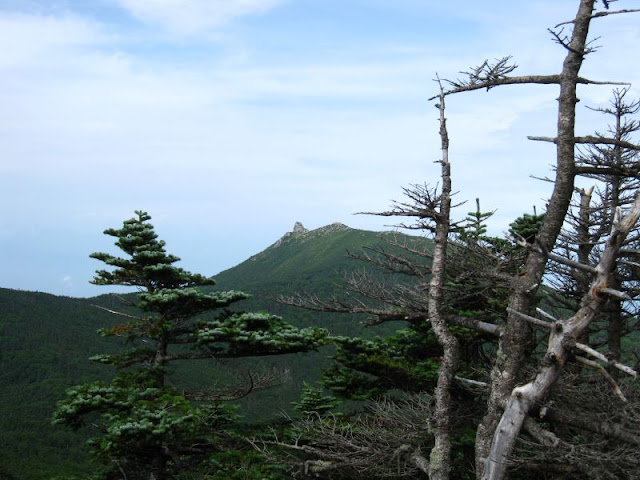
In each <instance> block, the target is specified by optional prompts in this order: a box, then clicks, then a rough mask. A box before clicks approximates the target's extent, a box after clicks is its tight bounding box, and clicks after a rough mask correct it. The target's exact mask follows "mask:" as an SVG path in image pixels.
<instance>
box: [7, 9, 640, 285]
mask: <svg viewBox="0 0 640 480" xmlns="http://www.w3.org/2000/svg"><path fill="white" fill-rule="evenodd" d="M623 4H624V5H623ZM614 5H615V6H616V7H617V6H620V8H623V7H624V8H633V7H636V8H637V7H640V5H638V2H637V1H630V0H629V1H620V2H619V3H616V4H614ZM576 8H577V2H576V1H569V0H563V1H561V2H559V1H557V0H540V1H535V0H532V1H526V2H525V1H520V2H514V1H492V2H478V1H476V0H474V1H471V0H462V1H456V2H441V1H432V0H340V1H337V0H92V1H88V0H0V41H1V42H2V45H3V48H2V49H0V105H2V108H0V202H1V203H0V204H1V205H2V210H1V215H0V251H1V252H2V268H1V269H0V287H7V288H17V289H24V290H38V291H45V292H50V293H55V294H60V295H70V296H92V295H98V294H100V293H105V292H106V291H107V290H105V287H96V286H92V285H89V283H88V282H89V280H90V279H91V278H92V275H93V272H94V271H95V270H96V269H97V268H99V267H100V264H99V263H98V262H96V261H94V260H91V259H89V258H88V255H89V254H90V253H91V252H94V251H110V252H114V251H115V250H114V247H113V246H112V239H111V238H110V237H107V236H104V235H103V234H102V231H103V230H104V229H105V228H108V227H117V226H119V225H120V224H121V222H122V221H123V220H125V219H127V218H130V217H131V216H132V215H133V211H134V210H136V209H142V210H146V211H148V212H149V213H150V214H151V215H152V217H153V223H154V225H155V226H156V229H157V231H158V234H159V235H160V237H161V238H163V239H165V240H166V241H167V248H168V250H169V252H171V253H174V254H176V255H178V256H179V257H181V258H182V262H181V264H180V265H181V266H183V267H185V268H187V269H190V270H193V271H197V272H199V273H203V274H206V275H213V274H216V273H218V272H219V271H222V270H224V269H226V268H230V267H232V266H234V265H236V264H238V263H239V262H241V261H243V260H245V259H246V258H248V257H249V256H251V255H253V254H255V253H257V252H259V251H261V250H263V249H264V248H266V247H267V246H269V245H270V244H272V243H273V242H275V241H276V240H277V239H278V238H280V237H281V236H282V235H283V234H284V233H285V232H287V231H289V230H291V229H292V227H293V224H294V223H295V222H296V221H300V222H302V223H303V224H304V225H305V226H306V227H307V228H310V229H313V228H318V227H321V226H323V225H326V224H329V223H333V222H342V223H345V224H347V225H349V226H351V227H354V228H363V229H370V230H384V229H387V227H386V224H387V223H388V221H387V219H384V218H379V217H370V216H362V215H354V213H356V212H359V211H381V210H385V209H387V208H388V207H389V206H390V203H391V201H392V200H393V199H398V200H401V199H402V197H401V188H402V187H403V186H407V185H409V184H415V183H425V182H426V183H430V184H435V183H437V182H438V171H439V169H438V166H437V165H436V164H434V163H433V162H434V161H435V160H437V159H438V157H439V154H440V152H439V139H438V137H437V127H438V126H437V111H436V109H435V108H434V107H433V106H432V104H430V103H429V102H427V98H428V97H430V96H431V95H433V94H435V93H436V85H435V84H434V82H433V79H434V78H435V75H436V74H439V75H440V76H441V77H444V78H447V77H456V76H458V72H460V71H462V70H466V69H468V68H469V67H470V66H472V65H476V64H479V63H481V62H482V61H483V60H484V59H485V58H489V59H493V58H498V57H502V56H505V55H513V57H514V60H515V62H516V63H517V64H518V65H519V69H518V70H517V73H520V74H527V73H537V74H542V73H556V72H558V71H559V69H560V67H561V61H562V57H563V55H564V52H563V51H562V48H561V47H559V46H558V45H556V44H554V43H553V42H552V41H551V39H550V35H549V33H548V32H547V28H549V27H552V26H553V25H555V24H557V23H559V22H562V21H565V20H569V19H571V18H572V16H573V14H574V10H575V9H576ZM639 21H640V15H638V14H635V15H633V14H632V15H617V16H612V17H610V18H605V19H601V20H598V21H596V22H595V23H594V26H593V30H592V31H593V35H594V36H600V37H601V38H600V39H599V40H598V41H597V42H596V43H597V44H598V45H601V48H600V49H599V50H598V52H597V53H595V54H593V55H591V56H590V57H588V59H587V63H586V65H585V67H584V69H583V73H584V74H585V75H586V76H589V77H592V78H594V79H598V80H621V81H629V82H632V83H633V84H634V86H633V87H632V90H633V92H632V93H633V94H634V96H638V93H639V92H638V85H640V79H639V78H638V77H639V76H640V72H639V69H638V68H637V66H636V65H634V64H632V65H631V66H630V62H629V59H635V58H636V57H637V47H638V45H640V38H639V37H640V29H639V28H638V26H639V25H640V24H639V23H638V22H639ZM556 96H557V89H556V87H553V86H551V87H549V86H547V87H533V88H532V87H507V88H503V89H493V90H491V91H490V92H488V93H486V92H475V93H471V94H465V95H459V96H457V97H453V98H451V99H450V101H449V103H448V118H449V128H450V135H451V152H450V159H451V162H452V170H453V182H454V189H455V190H457V191H459V192H460V193H459V194H458V200H460V201H462V200H469V201H470V203H468V204H467V205H466V206H463V207H461V208H459V209H458V210H457V212H456V215H457V216H458V217H464V216H465V214H466V212H467V211H468V210H470V209H471V208H472V207H473V205H474V203H473V202H474V199H475V198H476V197H480V198H481V201H482V204H483V207H484V209H486V210H494V209H495V210H497V213H496V215H495V217H494V220H493V222H492V224H491V230H492V232H494V233H496V234H500V232H502V231H503V230H505V229H506V228H508V224H509V223H510V222H511V221H512V220H513V219H514V218H515V217H517V216H518V215H520V214H521V213H523V212H525V211H526V212H530V211H531V210H532V208H533V205H537V206H538V208H539V209H541V208H542V207H543V206H544V199H545V198H546V197H547V196H548V194H549V185H548V184H545V183H544V182H540V181H537V180H534V179H532V178H531V175H535V176H546V175H552V172H551V170H550V168H549V167H550V165H551V164H552V162H553V161H554V158H553V157H554V151H553V149H552V148H551V147H550V146H549V145H546V144H535V143H532V142H529V141H527V140H526V135H553V133H554V128H555V118H554V107H555V100H554V99H555V98H556ZM609 96H610V88H608V87H591V88H589V89H586V88H585V89H581V91H580V97H581V100H582V102H581V104H580V105H581V110H580V120H579V133H584V134H587V133H591V132H592V131H593V129H594V128H599V129H600V130H602V129H603V125H602V121H603V120H602V119H600V118H598V117H597V116H594V115H593V114H592V113H589V111H588V110H586V109H585V108H584V106H586V105H591V106H597V105H599V104H602V103H603V102H607V100H608V98H609Z"/></svg>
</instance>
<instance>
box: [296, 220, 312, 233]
mask: <svg viewBox="0 0 640 480" xmlns="http://www.w3.org/2000/svg"><path fill="white" fill-rule="evenodd" d="M308 231H309V230H307V229H306V228H304V225H302V223H300V222H296V223H295V225H294V226H293V233H306V232H308Z"/></svg>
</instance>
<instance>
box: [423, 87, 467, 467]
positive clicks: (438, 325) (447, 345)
mask: <svg viewBox="0 0 640 480" xmlns="http://www.w3.org/2000/svg"><path fill="white" fill-rule="evenodd" d="M440 88H441V92H442V86H441V87H440ZM438 108H439V110H440V139H441V146H442V159H441V160H440V164H441V166H442V174H441V177H442V192H441V194H440V209H439V211H438V213H437V215H436V217H435V237H434V247H433V262H432V265H431V280H430V282H429V300H428V311H429V321H430V322H431V327H432V328H433V332H434V333H435V335H436V338H437V339H438V343H439V344H440V345H441V346H442V349H443V355H442V363H441V365H440V369H439V371H438V383H437V385H436V388H435V391H434V394H433V398H434V400H435V409H434V415H433V417H434V420H433V422H434V428H433V430H434V432H433V433H434V437H435V444H434V446H433V448H432V449H431V455H430V461H429V478H430V479H431V480H447V479H448V478H449V471H450V470H451V407H452V405H451V384H452V382H453V378H454V376H455V373H456V370H457V368H458V363H459V357H460V347H459V344H458V340H457V338H456V337H455V336H454V335H453V334H452V333H451V332H450V331H449V328H448V327H447V322H446V319H445V317H444V315H443V312H442V305H443V303H444V302H443V296H444V282H445V266H446V258H447V244H448V241H449V229H450V213H451V165H450V163H449V136H448V133H447V123H446V122H447V120H446V118H445V97H444V94H442V93H441V95H440V103H439V107H438Z"/></svg>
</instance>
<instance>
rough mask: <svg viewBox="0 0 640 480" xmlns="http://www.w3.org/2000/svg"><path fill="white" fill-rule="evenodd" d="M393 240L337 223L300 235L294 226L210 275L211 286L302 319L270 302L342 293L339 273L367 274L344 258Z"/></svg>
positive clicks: (298, 313)
mask: <svg viewBox="0 0 640 480" xmlns="http://www.w3.org/2000/svg"><path fill="white" fill-rule="evenodd" d="M396 235H401V234H397V233H393V232H371V231H367V230H357V229H353V228H349V227H347V226H346V225H343V224H341V223H333V224H331V225H327V226H325V227H321V228H318V229H315V230H306V229H304V227H302V225H301V224H300V223H296V226H295V227H294V230H293V231H292V232H288V233H286V234H285V235H284V236H283V237H282V238H281V239H280V240H278V241H277V242H275V243H274V244H273V245H271V246H270V247H268V248H266V249H265V250H263V251H262V252H260V253H258V254H257V255H254V256H252V257H251V258H249V259H248V260H245V261H244V262H242V263H241V264H239V265H237V266H235V267H233V268H231V269H229V270H226V271H224V272H221V273H219V274H218V275H216V277H215V278H216V282H217V287H219V288H221V289H223V290H224V289H231V288H233V289H238V290H243V291H246V292H248V293H251V294H252V295H254V297H255V298H254V300H253V303H254V304H255V305H257V306H258V307H259V308H265V309H269V311H274V309H275V311H276V312H280V313H283V314H284V313H286V314H287V315H292V316H293V317H294V318H297V317H300V316H302V317H304V316H306V315H309V312H304V311H301V310H300V309H293V310H292V309H289V308H284V307H283V306H281V305H278V304H276V303H275V302H273V298H275V297H277V296H279V295H287V294H291V293H294V292H302V291H306V292H313V293H315V294H317V295H319V296H323V295H331V294H332V293H336V292H339V291H342V290H343V284H344V282H343V274H344V273H346V272H353V271H354V270H358V269H362V268H365V267H366V268H368V269H371V266H368V265H367V264H365V263H363V262H360V261H358V260H355V259H353V258H350V257H349V255H348V253H359V252H361V251H362V250H363V248H365V247H372V246H380V245H385V244H386V243H387V242H386V239H389V238H390V237H392V236H396ZM405 237H406V236H405ZM407 238H408V237H407ZM412 238H413V237H412ZM326 318H328V317H326Z"/></svg>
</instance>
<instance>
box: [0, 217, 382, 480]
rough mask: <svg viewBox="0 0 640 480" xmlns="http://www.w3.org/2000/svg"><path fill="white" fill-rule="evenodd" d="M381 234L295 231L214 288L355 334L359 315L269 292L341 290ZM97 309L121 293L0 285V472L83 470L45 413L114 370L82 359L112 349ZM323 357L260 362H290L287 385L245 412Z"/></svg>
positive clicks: (66, 437) (293, 386)
mask: <svg viewBox="0 0 640 480" xmlns="http://www.w3.org/2000/svg"><path fill="white" fill-rule="evenodd" d="M387 235H391V234H389V233H376V232H369V231H363V230H356V229H351V228H349V227H346V226H344V225H342V224H332V225H328V226H326V227H322V228H318V229H315V230H312V231H307V230H306V229H297V231H294V232H290V233H287V234H285V235H284V236H283V237H282V239H280V240H279V241H278V242H276V243H274V244H273V245H271V246H270V247H268V248H267V249H265V250H264V251H263V252H260V253H258V254H257V255H254V256H253V257H251V258H249V259H248V260H246V261H245V262H243V263H241V264H239V265H238V266H236V267H234V268H231V269H229V270H226V271H224V272H221V273H220V274H219V275H217V276H216V281H217V284H216V286H215V287H213V288H215V289H220V290H231V289H234V290H243V291H247V292H248V293H250V294H252V298H251V299H249V300H247V301H246V302H241V303H242V304H243V305H241V308H247V309H248V310H250V309H260V310H265V311H270V312H273V313H277V314H279V315H283V316H284V317H285V318H286V320H287V321H290V322H292V323H294V324H298V325H304V326H308V325H315V326H321V327H325V328H329V330H330V331H331V332H332V333H349V332H353V333H355V332H357V331H360V332H361V331H362V328H363V327H361V326H360V324H359V322H358V320H357V319H353V318H351V317H348V316H340V315H333V316H332V315H329V314H321V313H315V312H307V311H304V310H301V309H298V308H293V307H287V306H284V305H280V304H278V303H276V302H274V300H273V298H274V297H276V296H278V295H283V294H290V293H294V292H297V291H309V292H314V293H318V294H322V295H329V294H331V293H334V292H336V291H339V290H338V289H340V288H341V287H340V283H341V280H340V279H341V274H342V273H344V272H347V271H352V270H354V269H357V268H359V266H360V262H357V261H355V260H353V259H350V258H348V255H347V252H348V251H351V252H357V251H359V250H361V249H362V248H363V247H367V246H371V245H376V244H380V243H381V242H383V237H385V236H387ZM98 307H104V308H108V309H113V310H118V309H121V308H122V304H121V301H120V299H119V296H118V295H101V296H98V297H94V298H89V299H80V298H69V297H58V296H54V295H49V294H46V293H39V292H26V291H17V290H11V289H0V444H2V445H3V446H4V448H3V449H2V452H0V479H2V478H7V479H8V478H21V479H30V478H33V479H36V478H49V477H51V476H54V475H61V474H67V473H68V472H69V473H75V474H81V473H82V472H86V471H90V467H89V465H88V460H87V457H86V455H85V450H86V447H85V446H84V444H83V438H84V437H83V436H82V435H79V434H78V433H74V432H72V431H70V430H68V429H64V428H62V427H56V426H52V425H51V416H52V413H53V410H54V408H55V405H56V402H57V401H58V400H60V399H61V398H62V397H63V396H64V391H65V390H66V389H67V388H69V387H71V386H73V385H77V384H80V383H83V382H87V381H92V380H95V379H99V378H106V377H107V376H109V375H111V374H112V373H113V372H112V371H111V370H110V369H109V368H107V367H105V366H103V365H100V364H96V363H93V362H90V361H88V360H87V359H88V357H90V356H92V355H95V354H97V353H100V352H108V351H112V350H114V349H115V348H116V347H117V342H118V340H114V339H105V338H103V337H101V336H99V335H97V334H96V330H98V329H99V328H104V327H107V326H110V325H113V324H115V323H118V319H117V317H116V316H114V315H112V314H110V313H109V312H107V311H105V310H104V309H101V308H98ZM324 355H325V354H324V353H320V354H314V356H313V357H309V356H308V355H306V354H296V355H295V362H293V361H292V358H291V357H289V358H286V357H285V358H284V359H278V360H271V359H270V360H268V361H264V362H263V363H264V366H265V367H266V368H289V367H290V365H288V364H295V368H293V367H292V368H290V370H292V371H291V375H290V377H291V378H290V380H289V382H288V383H287V384H285V385H284V386H283V387H280V388H276V389H272V390H271V391H267V392H264V395H263V396H261V397H260V398H258V399H256V400H252V403H248V404H246V405H245V408H244V410H245V412H247V411H248V412H251V411H252V409H253V408H258V407H260V411H261V412H258V415H264V412H265V411H269V410H270V411H272V412H273V413H275V414H277V413H278V412H279V409H280V408H282V407H283V405H285V406H286V404H288V402H290V401H291V400H293V399H295V396H296V395H297V394H298V392H299V385H300V383H301V382H302V380H303V379H305V380H311V381H312V380H313V379H314V378H313V377H316V376H317V375H318V373H319V366H318V356H324ZM190 374H191V375H190V377H191V378H190V379H189V380H190V381H194V382H197V381H198V378H199V374H198V372H196V371H192V372H190ZM265 402H267V405H266V406H265ZM269 402H273V404H272V405H269V404H268V403H269ZM276 402H277V403H276ZM276 404H277V407H276V406H275V405H276Z"/></svg>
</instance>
